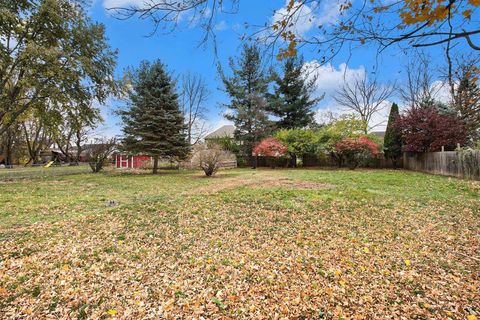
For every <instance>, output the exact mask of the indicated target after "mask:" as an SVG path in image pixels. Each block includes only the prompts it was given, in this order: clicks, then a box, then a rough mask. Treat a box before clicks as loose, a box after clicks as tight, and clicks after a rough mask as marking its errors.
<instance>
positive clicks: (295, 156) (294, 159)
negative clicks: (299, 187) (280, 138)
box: [291, 153, 297, 168]
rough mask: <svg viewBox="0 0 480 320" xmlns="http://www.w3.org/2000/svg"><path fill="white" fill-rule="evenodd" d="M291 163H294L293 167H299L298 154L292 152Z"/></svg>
mask: <svg viewBox="0 0 480 320" xmlns="http://www.w3.org/2000/svg"><path fill="white" fill-rule="evenodd" d="M291 164H292V167H293V168H296V167H297V155H296V154H295V153H294V154H292V162H291Z"/></svg>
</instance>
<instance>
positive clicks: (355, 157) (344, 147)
mask: <svg viewBox="0 0 480 320" xmlns="http://www.w3.org/2000/svg"><path fill="white" fill-rule="evenodd" d="M335 151H336V152H337V154H338V155H339V156H340V157H341V158H343V159H344V160H345V161H346V162H347V164H348V166H349V167H350V168H351V169H355V168H356V167H358V166H359V165H360V164H362V163H363V162H366V161H368V160H369V159H371V158H373V157H375V156H376V155H378V154H379V153H380V148H379V146H378V144H376V143H375V142H373V141H372V140H370V139H369V138H368V137H365V136H361V137H358V138H344V139H342V140H340V141H339V142H337V143H336V144H335Z"/></svg>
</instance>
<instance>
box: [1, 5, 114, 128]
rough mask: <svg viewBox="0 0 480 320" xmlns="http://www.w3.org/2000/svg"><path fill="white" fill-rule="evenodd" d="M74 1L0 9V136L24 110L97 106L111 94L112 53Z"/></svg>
mask: <svg viewBox="0 0 480 320" xmlns="http://www.w3.org/2000/svg"><path fill="white" fill-rule="evenodd" d="M79 3H80V1H70V0H32V1H17V0H4V1H2V2H1V4H0V39H1V41H0V61H1V63H0V135H1V134H3V133H4V132H5V131H6V130H7V129H8V127H10V126H11V125H12V124H14V123H15V122H16V121H17V120H18V119H19V118H20V117H21V116H22V115H23V114H25V113H26V112H28V111H29V110H30V109H37V108H42V107H43V106H45V105H48V106H49V107H50V108H55V109H56V110H58V111H61V110H65V109H68V108H69V107H70V106H71V103H72V102H77V103H80V102H85V101H91V100H92V99H93V98H95V99H97V100H98V101H100V102H103V101H104V100H105V99H106V97H107V96H108V95H109V94H110V93H112V92H115V91H116V83H115V81H114V77H113V73H114V69H115V64H116V52H115V51H113V50H112V49H111V48H110V46H109V45H108V44H107V40H106V38H105V28H104V26H103V25H102V24H97V23H92V21H91V20H90V19H89V18H88V16H87V14H86V13H85V12H84V10H83V8H82V6H81V5H80V4H79Z"/></svg>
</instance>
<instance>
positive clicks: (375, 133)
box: [371, 131, 385, 141]
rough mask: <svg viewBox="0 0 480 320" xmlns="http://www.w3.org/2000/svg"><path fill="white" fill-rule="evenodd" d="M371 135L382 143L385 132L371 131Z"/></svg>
mask: <svg viewBox="0 0 480 320" xmlns="http://www.w3.org/2000/svg"><path fill="white" fill-rule="evenodd" d="M371 134H373V135H374V136H377V137H378V138H379V139H380V140H382V141H383V140H384V139H385V131H372V132H371Z"/></svg>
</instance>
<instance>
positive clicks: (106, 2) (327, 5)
mask: <svg viewBox="0 0 480 320" xmlns="http://www.w3.org/2000/svg"><path fill="white" fill-rule="evenodd" d="M139 1H142V0H96V1H95V2H94V3H93V5H92V8H91V10H90V15H91V17H92V19H93V20H95V21H98V22H101V23H103V24H105V26H106V33H107V37H108V39H109V43H110V45H111V46H112V47H113V48H116V49H118V51H119V54H118V66H117V75H118V76H121V75H122V72H123V70H124V69H125V68H126V67H129V66H138V64H139V62H140V61H141V60H144V59H145V60H154V59H157V58H158V59H160V60H162V61H163V62H164V63H166V64H167V65H168V67H169V69H170V71H172V72H173V73H174V74H176V75H180V74H182V73H186V72H193V73H198V74H201V75H202V76H203V77H204V78H205V79H206V81H207V84H208V86H209V89H210V91H211V92H212V94H211V97H210V101H209V102H208V107H209V112H208V117H207V118H208V119H207V121H208V123H209V126H210V128H211V129H212V130H213V129H216V128H218V127H219V126H220V125H222V124H225V123H226V121H225V120H224V119H223V117H222V113H223V111H224V110H222V108H221V107H220V106H221V104H222V103H223V102H226V101H228V97H226V96H225V94H224V93H223V92H222V91H221V90H220V89H221V83H220V81H219V77H218V74H217V70H216V63H220V64H222V66H223V67H224V69H225V70H229V69H228V66H227V59H228V57H230V56H235V55H237V54H238V52H239V48H240V46H241V41H240V39H239V35H240V34H242V33H244V32H247V33H248V32H251V31H252V30H253V28H252V27H249V28H248V29H245V27H244V23H245V22H248V23H249V24H250V25H262V24H264V23H268V22H269V21H271V19H272V14H273V12H274V10H278V9H281V8H282V7H283V6H284V5H285V1H284V0H283V1H276V0H275V1H259V0H257V1H253V0H242V1H241V2H240V7H239V8H238V13H237V14H235V15H226V14H225V15H221V16H219V17H218V18H217V21H216V29H217V30H216V35H217V49H218V50H217V52H218V54H217V55H215V52H214V50H213V47H212V45H207V46H206V47H198V45H199V41H200V39H201V38H202V36H203V30H202V29H201V28H200V27H199V26H198V25H195V24H193V25H191V26H184V27H183V28H181V29H179V30H176V31H175V32H170V33H168V32H165V31H162V30H160V31H158V32H157V33H156V34H154V35H150V34H151V32H152V30H153V24H152V23H151V22H150V21H148V20H140V19H137V18H131V19H128V20H118V19H116V18H115V17H113V16H112V13H111V11H108V10H106V7H111V6H115V5H119V6H121V5H127V4H129V3H135V2H137V3H138V2H139ZM337 5H338V1H337V0H324V2H323V4H322V10H323V15H321V17H320V18H319V19H323V20H328V19H331V18H332V17H331V16H332V15H335V13H334V12H335V11H336V10H337ZM333 18H334V17H333ZM321 22H322V21H321ZM311 27H312V26H310V25H308V23H307V22H306V23H305V24H303V25H302V24H300V26H299V28H304V30H299V32H308V31H309V30H311ZM439 49H440V48H439ZM439 49H434V50H433V51H431V53H432V57H433V58H432V59H433V60H434V62H438V63H440V62H441V60H442V59H443V58H442V55H441V54H439ZM300 53H301V54H302V55H303V56H304V58H305V61H307V62H308V63H309V64H310V65H313V66H317V72H318V76H319V79H318V82H317V94H318V95H320V94H322V93H325V94H326V96H325V99H324V100H323V101H321V103H319V105H318V110H319V113H321V112H322V110H325V109H330V110H333V111H338V110H337V109H338V107H337V106H335V105H334V104H333V102H332V99H331V95H332V94H333V92H334V91H335V89H337V88H338V87H339V86H340V85H341V84H342V83H343V81H345V80H346V78H348V77H350V76H355V75H361V74H363V72H367V74H370V75H372V73H371V72H372V71H373V70H374V67H375V66H379V67H380V68H379V69H378V71H377V72H376V74H377V75H378V78H379V79H380V80H382V81H397V82H401V80H402V77H403V73H402V66H403V65H405V63H406V62H407V56H406V55H405V53H404V52H402V51H401V50H400V49H398V48H391V49H388V50H387V51H385V52H384V53H383V54H382V55H381V56H380V57H378V56H377V55H376V49H375V48H373V47H369V46H364V47H362V48H361V49H356V50H354V51H349V50H344V51H342V52H341V53H340V54H339V55H338V56H337V57H336V58H335V60H334V61H333V62H332V63H331V64H328V65H326V66H322V67H318V64H317V63H316V61H315V59H317V58H320V57H319V55H318V54H317V53H316V52H315V51H313V48H310V47H304V48H302V49H301V51H300ZM273 61H274V59H273ZM347 65H348V66H347ZM345 70H346V71H345ZM347 81H348V79H347ZM118 105H119V102H117V101H113V100H110V101H109V102H108V103H107V104H106V105H104V106H102V114H103V115H104V118H105V120H106V122H105V125H104V126H103V127H102V128H100V129H99V134H103V135H110V136H111V135H118V134H120V133H121V122H120V120H119V119H118V118H117V117H115V116H114V115H113V111H114V110H115V108H116V107H117V106H118ZM384 113H385V114H386V113H388V110H386V111H385V112H384ZM383 116H384V115H383ZM380 129H381V128H380Z"/></svg>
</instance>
